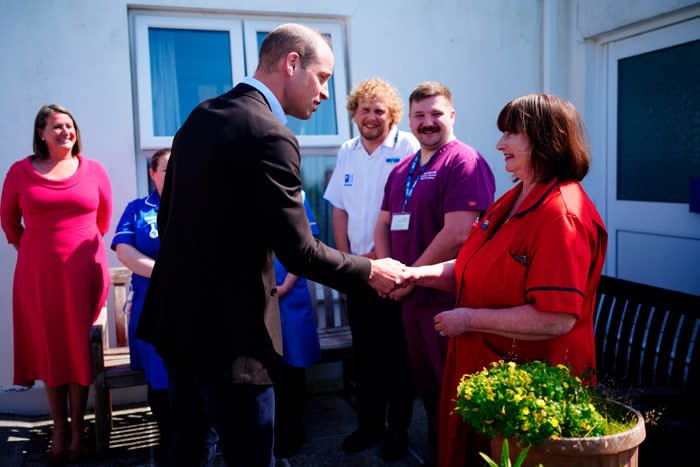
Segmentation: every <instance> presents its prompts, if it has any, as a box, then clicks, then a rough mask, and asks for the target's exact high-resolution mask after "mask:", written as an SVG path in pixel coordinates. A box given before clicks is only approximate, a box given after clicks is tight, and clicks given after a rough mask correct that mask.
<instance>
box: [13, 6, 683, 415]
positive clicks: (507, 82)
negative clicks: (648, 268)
mask: <svg viewBox="0 0 700 467" xmlns="http://www.w3.org/2000/svg"><path fill="white" fill-rule="evenodd" d="M609 3H610V4H614V6H612V5H608V4H609ZM692 3H697V2H690V1H679V0H676V1H670V0H656V1H654V0H646V1H635V0H624V1H623V0H621V1H617V2H607V1H604V0H590V1H589V0H587V1H574V0H559V1H557V0H433V1H432V2H428V3H426V2H425V1H424V0H421V1H419V0H384V1H377V0H344V1H342V2H340V1H338V2H329V1H324V0H237V1H233V0H139V1H138V5H139V6H140V7H152V8H154V9H158V10H162V9H165V8H168V9H177V10H186V11H197V10H202V11H210V12H212V11H213V12H221V13H251V14H256V15H260V16H279V15H283V14H290V15H293V16H295V17H296V18H298V19H299V21H301V22H303V19H304V18H305V17H306V18H309V17H314V16H317V15H326V16H332V17H337V18H340V19H341V20H343V21H345V24H346V27H347V34H348V37H347V48H348V50H347V62H348V72H349V81H350V82H349V86H352V85H354V84H355V83H357V82H359V81H360V80H362V79H365V78H368V77H370V76H375V75H377V76H381V77H383V78H385V79H387V80H388V81H390V82H392V83H393V84H394V85H395V86H396V87H397V88H398V89H399V91H400V92H401V94H402V96H403V98H404V101H406V99H407V97H408V94H409V93H410V91H411V90H412V89H413V88H414V87H415V85H416V84H418V83H419V82H421V81H425V80H437V81H441V82H443V83H444V84H446V85H447V86H449V87H450V88H451V89H452V91H453V95H454V96H453V97H454V103H455V107H456V110H457V120H456V128H455V132H456V135H457V137H458V138H460V139H462V140H464V141H465V142H467V143H469V144H471V145H472V146H474V147H475V148H477V149H478V150H479V151H481V153H482V154H483V155H484V156H485V157H486V159H487V160H488V161H489V163H490V164H491V166H492V169H493V171H494V174H495V175H496V178H497V194H501V193H502V192H503V191H505V190H506V189H507V188H508V187H509V186H510V185H511V183H510V177H509V176H508V175H506V174H505V172H504V171H503V162H502V158H501V156H500V154H499V153H498V152H497V151H496V150H495V147H494V146H495V142H496V140H497V138H498V137H499V133H498V131H497V129H496V126H495V120H496V116H497V114H498V112H499V110H500V109H501V108H502V106H503V105H504V104H505V103H506V102H507V101H509V100H510V99H512V98H514V97H517V96H519V95H521V94H524V93H528V92H533V91H542V90H547V91H551V92H556V93H559V94H561V95H563V96H564V97H567V98H569V99H571V100H572V101H573V102H574V103H575V104H576V105H577V106H578V107H579V108H580V109H581V111H582V112H583V113H584V117H586V118H587V124H588V125H589V126H590V125H595V122H596V119H595V113H596V112H597V111H598V107H597V104H596V103H595V102H591V99H595V98H596V94H595V92H594V90H595V89H596V87H595V80H596V79H599V78H597V76H596V75H595V74H592V73H591V72H590V68H591V64H595V60H596V48H595V45H594V44H591V42H590V41H589V42H585V41H584V38H590V37H592V36H594V35H596V34H599V33H602V32H605V31H610V30H614V29H616V28H619V27H622V26H624V25H625V24H628V23H631V22H638V21H640V20H642V19H644V18H645V17H648V16H657V15H660V14H666V13H668V12H669V11H672V10H675V9H677V8H681V7H685V6H687V5H689V4H692ZM129 4H130V2H128V1H127V0H70V1H69V0H34V1H26V0H5V1H3V7H4V8H3V14H2V15H0V62H1V63H3V66H2V67H1V68H0V83H2V87H0V102H2V104H3V106H2V108H3V110H4V112H5V119H3V125H0V140H2V141H4V142H5V144H4V148H3V151H2V152H0V176H2V177H3V178H4V175H5V173H6V172H7V169H8V168H9V166H10V165H11V164H12V163H13V162H14V161H16V160H18V159H20V158H22V157H24V156H25V155H27V154H29V153H30V152H31V138H32V126H33V120H34V117H35V115H36V112H37V110H38V109H39V107H40V106H41V105H43V104H46V103H50V102H56V103H60V104H63V105H65V106H66V107H68V108H69V109H70V110H71V111H72V112H73V114H74V115H75V117H76V119H77V121H78V123H79V125H80V128H81V133H82V137H83V145H84V153H85V154H86V155H87V156H88V157H91V158H95V159H97V160H99V161H100V162H102V163H103V164H104V165H105V167H106V169H107V171H108V173H109V174H110V177H111V179H112V182H113V185H114V186H113V195H114V199H113V203H114V218H113V222H112V225H114V223H115V222H116V220H117V217H118V216H119V214H120V213H121V210H122V208H123V206H124V205H125V204H126V203H127V202H128V201H129V200H131V199H132V198H134V197H135V196H136V193H137V187H136V164H135V160H136V158H137V157H140V156H137V155H136V154H137V152H136V149H135V140H134V121H133V119H134V108H133V105H132V89H134V85H133V83H132V81H131V69H130V55H129V54H130V49H129V45H130V44H129V30H128V21H127V12H128V7H129ZM543 18H544V19H543ZM543 38H544V39H546V41H547V42H546V44H543V40H544V39H543ZM592 83H593V84H592ZM343 91H347V89H345V90H342V89H341V90H339V92H343ZM401 126H402V127H403V128H407V124H406V118H405V117H404V120H403V121H402V124H401ZM601 170H603V169H602V168H600V167H596V166H595V159H594V169H593V171H592V176H591V177H589V180H587V181H586V183H587V184H588V185H592V186H593V187H595V186H596V185H600V186H602V184H603V183H604V172H601ZM601 174H602V175H601ZM599 177H602V178H601V179H600V180H597V179H598V178H599ZM593 197H594V200H597V199H596V197H595V196H593ZM601 201H602V198H601ZM105 240H106V242H108V243H109V242H110V241H111V234H109V235H108V236H107V238H106V239H105ZM15 258H16V254H15V252H14V250H13V249H12V248H11V247H9V246H8V245H7V244H6V243H5V242H4V241H0V388H2V386H7V385H9V384H11V382H12V332H11V329H12V311H11V310H12V308H11V288H12V273H13V270H14V263H15ZM110 264H112V265H117V264H118V263H117V261H116V259H115V257H114V255H113V254H112V253H111V252H110ZM42 397H43V395H42ZM6 400H8V399H7V398H3V394H2V393H1V392H0V412H2V411H4V410H5V411H6V410H8V408H9V409H10V410H11V409H12V405H11V404H12V402H11V401H10V402H4V401H6ZM8 404H9V405H8Z"/></svg>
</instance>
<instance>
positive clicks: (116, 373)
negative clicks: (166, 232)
mask: <svg viewBox="0 0 700 467" xmlns="http://www.w3.org/2000/svg"><path fill="white" fill-rule="evenodd" d="M109 275H110V282H111V287H110V292H109V297H108V299H107V316H106V322H105V323H103V324H96V325H93V326H92V328H91V329H90V351H91V353H92V366H93V374H94V375H95V383H94V385H95V408H94V410H95V453H96V454H97V456H98V457H102V456H104V455H105V454H106V453H107V449H108V448H109V438H110V435H111V432H112V389H117V388H126V387H133V386H140V385H144V384H146V380H145V378H144V375H143V371H140V370H132V369H131V367H130V362H129V338H128V331H127V330H128V328H129V326H128V320H129V317H128V315H126V314H125V313H124V312H123V311H122V310H123V309H124V304H125V303H126V300H127V294H128V289H129V282H131V272H130V271H129V270H128V269H127V268H124V267H115V268H110V270H109ZM109 323H114V332H115V341H116V342H115V343H114V345H112V343H111V342H110V339H109Z"/></svg>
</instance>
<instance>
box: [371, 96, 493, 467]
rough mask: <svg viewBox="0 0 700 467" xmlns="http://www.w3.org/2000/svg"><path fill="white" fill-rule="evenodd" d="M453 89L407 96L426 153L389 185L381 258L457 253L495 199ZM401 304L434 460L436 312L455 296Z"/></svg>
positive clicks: (380, 226)
mask: <svg viewBox="0 0 700 467" xmlns="http://www.w3.org/2000/svg"><path fill="white" fill-rule="evenodd" d="M454 119H455V110H454V108H453V106H452V93H451V92H450V90H449V89H448V88H447V87H445V86H443V85H442V84H440V83H436V82H425V83H422V84H420V85H418V86H417V87H416V88H415V89H414V90H413V92H412V93H411V95H410V97H409V121H410V125H411V131H412V132H413V134H414V136H415V137H416V138H417V139H418V142H419V143H420V150H419V151H418V152H417V153H416V154H415V155H414V156H412V157H408V158H405V159H403V160H402V161H401V162H399V163H398V164H397V165H396V166H395V167H394V169H393V170H392V171H391V174H390V175H389V178H388V180H387V182H386V185H385V187H384V199H383V201H382V208H381V211H380V213H379V218H378V220H377V226H376V230H375V250H376V252H377V257H379V258H382V257H387V256H389V257H392V258H395V259H397V260H399V261H401V262H403V263H404V264H407V265H413V266H422V265H425V264H437V263H441V262H443V261H447V260H449V259H452V258H454V257H455V256H456V255H457V251H458V250H459V248H460V247H461V246H462V243H464V240H465V239H466V238H467V236H468V235H469V232H470V229H471V226H472V224H473V223H474V221H475V220H476V219H477V217H478V216H479V215H480V214H481V213H482V212H483V211H485V210H486V208H488V207H489V206H490V205H491V203H492V202H493V199H494V192H495V180H494V177H493V173H492V172H491V169H490V168H489V165H488V163H487V162H486V161H485V160H484V158H483V157H482V156H481V154H479V153H478V152H477V151H476V150H475V149H473V148H472V147H470V146H467V145H466V144H464V143H462V142H461V141H459V140H457V139H456V138H455V136H454V134H453V128H454ZM391 297H392V298H394V299H395V300H400V301H401V302H402V317H403V323H404V332H405V333H406V341H407V344H408V351H409V356H410V359H411V369H412V372H413V380H414V384H415V387H416V390H417V391H418V394H419V395H420V397H421V399H422V401H423V405H424V407H425V410H426V413H427V415H428V437H429V447H430V449H432V452H429V453H428V454H427V457H428V459H426V460H427V461H429V462H432V461H434V459H435V449H436V446H437V426H438V420H437V417H438V409H439V402H440V382H441V380H442V370H443V367H444V358H445V350H446V347H447V338H446V337H444V336H440V335H439V334H438V333H437V332H435V328H434V323H433V316H435V315H436V314H437V313H439V312H441V311H444V310H447V309H450V308H453V307H454V303H455V296H454V294H453V293H451V292H443V291H438V290H434V289H427V288H423V287H414V286H411V287H408V288H405V289H402V290H400V291H396V292H394V293H393V294H392V295H391Z"/></svg>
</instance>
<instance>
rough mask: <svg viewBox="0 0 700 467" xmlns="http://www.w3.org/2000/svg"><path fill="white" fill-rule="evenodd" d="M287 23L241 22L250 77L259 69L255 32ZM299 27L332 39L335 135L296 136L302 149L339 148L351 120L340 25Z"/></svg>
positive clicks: (315, 23) (313, 23)
mask: <svg viewBox="0 0 700 467" xmlns="http://www.w3.org/2000/svg"><path fill="white" fill-rule="evenodd" d="M287 22H289V21H288V20H284V19H280V20H256V19H250V20H244V21H243V35H244V43H245V56H246V61H247V64H248V69H249V70H250V71H249V72H248V73H249V74H251V75H252V73H253V70H255V69H256V68H257V66H258V40H257V34H258V32H270V31H271V30H273V29H274V28H275V27H277V26H279V25H281V24H284V23H287ZM302 23H303V24H304V25H306V26H309V27H311V28H314V29H316V30H318V31H319V32H320V33H321V34H328V35H329V36H330V37H331V44H332V48H333V55H334V56H335V63H334V66H333V76H334V81H335V96H333V97H334V100H333V102H334V104H335V117H336V122H337V124H338V131H337V133H336V134H332V135H297V139H298V140H299V146H302V147H336V150H337V148H338V147H340V145H341V144H343V142H345V141H346V140H348V139H350V119H349V117H348V112H347V110H346V109H345V99H346V97H347V93H348V88H347V86H348V76H347V71H346V67H345V60H344V57H345V53H346V52H345V35H344V34H343V28H342V26H341V24H340V23H339V22H334V23H330V22H324V21H318V20H315V21H307V20H304V21H302Z"/></svg>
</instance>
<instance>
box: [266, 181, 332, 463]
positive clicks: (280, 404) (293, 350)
mask: <svg viewBox="0 0 700 467" xmlns="http://www.w3.org/2000/svg"><path fill="white" fill-rule="evenodd" d="M301 195H302V198H303V199H304V207H305V208H306V217H307V218H308V219H309V224H310V225H311V233H313V235H314V236H317V235H318V233H319V230H318V225H317V224H316V220H315V219H314V215H313V212H312V211H311V206H310V205H309V201H308V200H307V199H306V193H304V191H303V190H302V192H301ZM275 282H276V283H277V294H278V295H279V297H280V322H281V325H282V348H283V349H284V363H283V365H282V371H281V377H280V380H279V381H278V382H277V384H276V386H275V443H274V444H275V446H274V451H275V457H279V458H284V457H290V456H292V455H293V454H295V453H296V452H297V451H299V449H300V448H301V447H302V445H303V444H304V439H305V436H304V424H303V414H304V397H305V393H306V373H305V369H306V368H308V367H310V366H311V365H312V364H313V363H314V362H316V361H318V360H319V359H320V358H321V345H320V343H319V340H318V331H317V326H316V317H315V316H314V314H313V308H312V306H311V295H310V294H309V286H308V284H307V282H306V279H304V278H303V277H298V276H295V275H294V274H291V273H288V272H287V270H286V269H285V268H284V266H283V265H282V263H280V262H279V260H278V259H277V257H275Z"/></svg>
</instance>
